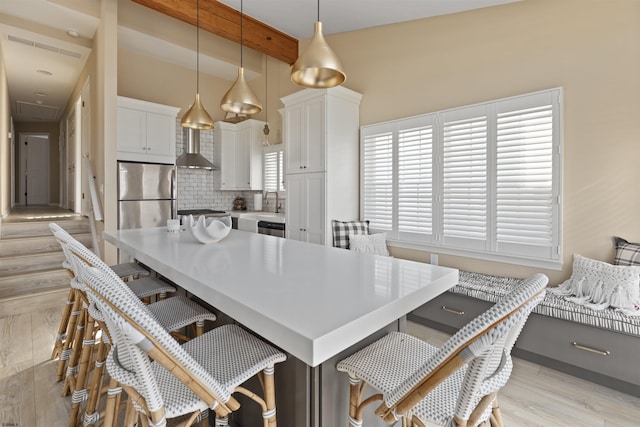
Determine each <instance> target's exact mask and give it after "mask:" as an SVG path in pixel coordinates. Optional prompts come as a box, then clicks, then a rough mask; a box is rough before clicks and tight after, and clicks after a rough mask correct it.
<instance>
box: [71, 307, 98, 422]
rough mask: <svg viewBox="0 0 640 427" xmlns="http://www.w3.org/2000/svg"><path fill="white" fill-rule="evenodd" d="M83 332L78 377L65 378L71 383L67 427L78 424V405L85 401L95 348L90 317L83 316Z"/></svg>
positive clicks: (92, 324)
mask: <svg viewBox="0 0 640 427" xmlns="http://www.w3.org/2000/svg"><path fill="white" fill-rule="evenodd" d="M85 317H86V322H85V325H86V326H85V330H84V340H83V341H82V352H81V355H80V364H79V365H78V375H77V376H76V377H75V379H74V378H73V377H71V376H69V377H67V380H68V381H70V382H71V383H72V386H70V387H69V388H70V389H71V388H72V389H73V394H72V396H71V402H72V406H71V414H70V416H69V427H75V426H76V425H77V424H78V416H79V414H80V404H81V403H82V402H84V401H85V400H87V395H88V392H87V377H88V374H89V361H90V360H91V359H92V357H91V356H92V354H93V348H94V346H95V340H94V335H93V329H94V325H95V321H94V320H93V318H92V317H91V316H89V315H88V313H87V314H85Z"/></svg>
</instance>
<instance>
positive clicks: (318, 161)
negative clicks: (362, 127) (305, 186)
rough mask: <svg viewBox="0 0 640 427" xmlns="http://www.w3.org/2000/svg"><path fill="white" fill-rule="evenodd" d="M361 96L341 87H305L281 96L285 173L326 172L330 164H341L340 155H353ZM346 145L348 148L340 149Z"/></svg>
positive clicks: (356, 140) (356, 141)
mask: <svg viewBox="0 0 640 427" xmlns="http://www.w3.org/2000/svg"><path fill="white" fill-rule="evenodd" d="M361 98H362V95H361V94H359V93H357V92H354V91H352V90H349V89H347V88H344V87H342V86H337V87H335V88H331V89H305V90H302V91H300V92H296V93H294V94H291V95H289V96H285V97H284V98H282V102H283V104H284V106H285V107H284V108H283V109H282V110H280V111H281V113H282V119H283V140H284V142H285V153H286V156H285V157H286V171H285V172H286V173H287V174H293V173H307V172H326V171H327V168H328V167H329V166H328V165H329V164H331V163H334V162H336V161H337V162H338V163H342V162H343V161H342V160H340V157H342V156H343V155H345V154H348V155H353V149H352V148H353V144H354V143H355V144H356V147H357V146H358V128H359V117H360V115H359V108H360V107H359V106H360V99H361ZM345 144H346V146H347V147H349V148H347V149H343V147H344V145H345ZM356 156H357V150H356ZM350 160H352V159H350ZM356 160H357V159H356Z"/></svg>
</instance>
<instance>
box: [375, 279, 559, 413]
mask: <svg viewBox="0 0 640 427" xmlns="http://www.w3.org/2000/svg"><path fill="white" fill-rule="evenodd" d="M547 282H548V278H547V276H545V275H543V274H535V275H533V276H531V277H529V278H528V279H527V280H525V281H524V282H523V283H522V285H521V286H519V287H517V288H516V289H515V290H514V291H513V292H511V293H510V294H508V295H506V296H505V297H504V298H503V299H502V300H501V301H499V302H498V303H496V304H495V305H494V306H492V307H491V308H489V309H488V310H487V311H485V312H484V313H482V314H481V315H479V316H478V317H476V318H475V319H473V320H472V321H471V322H469V323H468V324H467V325H465V326H464V327H462V328H461V329H460V330H459V331H458V332H457V333H455V334H454V335H453V336H452V337H451V338H449V340H447V342H446V343H445V344H444V345H443V346H442V347H441V348H440V350H439V351H438V352H437V353H436V354H435V355H434V356H433V357H432V358H431V359H429V360H427V361H425V363H424V364H423V365H422V367H421V368H420V369H419V370H418V371H417V372H416V373H415V374H414V375H412V376H411V377H410V378H408V379H407V380H406V381H404V382H403V383H401V384H400V385H399V386H398V387H396V389H395V390H394V391H392V392H391V393H389V394H388V395H386V396H385V399H384V400H385V404H383V406H384V408H383V407H382V406H381V408H378V411H379V412H377V413H378V414H379V415H380V416H382V417H383V418H384V415H383V414H382V413H383V412H386V413H387V416H390V413H391V412H392V408H397V411H398V413H407V412H409V411H410V410H411V407H413V405H415V404H416V403H417V402H419V401H420V400H421V399H422V397H421V396H420V394H419V393H416V392H417V390H418V389H420V387H421V386H423V385H424V384H427V383H429V382H430V381H432V380H433V378H432V376H433V374H434V373H436V372H438V371H439V370H440V369H442V368H443V367H445V366H446V365H447V363H449V362H450V361H451V360H452V359H454V358H456V357H460V358H461V359H462V360H464V362H465V363H467V372H466V375H465V379H464V384H463V386H462V390H461V391H460V394H459V395H458V397H457V405H456V413H455V415H456V416H457V417H459V418H460V419H468V418H469V416H470V414H471V413H472V412H473V410H474V409H475V408H476V406H477V405H478V402H479V400H480V399H481V398H482V396H483V395H484V393H483V390H486V389H491V388H492V385H491V384H490V382H491V378H493V377H495V375H496V374H497V372H498V371H499V370H500V369H505V368H508V369H510V367H511V359H510V357H511V356H510V352H511V348H512V347H513V344H514V342H515V340H516V339H517V337H518V335H519V333H520V331H521V330H522V328H523V326H524V324H525V322H526V320H527V318H528V316H529V314H530V313H531V311H532V310H533V309H534V308H535V306H536V305H538V304H539V303H540V302H541V301H542V299H543V298H544V295H545V287H546V285H547ZM436 385H437V384H436ZM498 388H499V386H498ZM493 391H497V390H493ZM422 392H423V393H424V389H423V390H422ZM424 395H425V394H422V396H424ZM387 419H389V418H387Z"/></svg>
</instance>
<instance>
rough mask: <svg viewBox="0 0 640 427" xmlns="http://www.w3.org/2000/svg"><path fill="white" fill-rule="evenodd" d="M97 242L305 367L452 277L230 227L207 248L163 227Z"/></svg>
mask: <svg viewBox="0 0 640 427" xmlns="http://www.w3.org/2000/svg"><path fill="white" fill-rule="evenodd" d="M105 240H106V241H108V242H110V243H112V244H114V245H115V246H117V247H119V248H120V249H122V250H124V251H126V252H128V253H129V254H131V255H132V256H134V257H135V258H137V259H138V260H140V261H141V262H143V263H144V264H146V265H148V266H149V267H151V268H153V269H154V270H156V271H157V272H158V273H160V274H162V275H163V276H166V277H167V278H169V279H171V280H173V281H174V282H175V283H177V284H178V285H179V286H181V287H183V288H185V289H186V290H188V291H189V292H191V293H193V294H194V295H196V296H198V297H199V298H202V299H203V300H204V301H207V302H208V303H209V304H211V305H212V306H214V307H216V308H218V309H219V310H221V311H222V312H224V313H225V314H227V315H229V316H230V317H232V318H233V319H235V320H236V321H238V322H239V323H241V324H243V325H245V326H246V327H248V328H249V329H251V330H252V331H254V332H255V333H257V334H258V335H260V336H262V337H263V338H265V339H266V340H268V341H270V342H272V343H273V344H275V345H276V346H278V347H280V348H282V349H283V350H284V351H286V352H288V353H290V354H292V355H293V356H295V357H296V358H298V359H300V360H301V361H303V362H304V363H306V364H307V365H309V366H317V365H319V364H321V363H322V362H323V361H325V360H327V359H329V358H330V357H332V356H333V355H336V354H338V353H339V352H340V351H342V350H344V349H346V348H348V347H349V346H351V345H353V344H355V343H357V342H358V341H360V340H362V339H364V338H366V337H367V336H369V335H371V334H372V333H374V332H375V331H377V330H379V329H381V328H383V327H385V326H387V325H389V324H390V323H392V322H394V321H395V320H397V319H399V318H402V317H403V316H404V315H406V314H407V313H409V312H410V311H412V310H413V309H415V308H417V307H419V306H420V305H422V304H424V303H425V302H427V301H429V300H431V299H432V298H434V297H436V296H438V295H439V294H441V293H442V292H444V291H446V290H447V289H449V288H451V287H452V286H454V285H455V284H457V283H458V271H457V270H454V269H450V268H446V267H438V266H432V265H430V264H424V263H418V262H413V261H407V260H401V259H397V258H391V257H382V256H377V255H370V254H362V253H356V252H351V251H348V250H344V249H337V248H329V247H325V246H321V245H315V244H310V243H304V242H298V241H295V240H289V239H283V238H279V237H274V236H268V235H262V234H255V233H248V232H243V231H238V230H231V233H230V234H229V236H227V237H226V238H225V239H224V240H222V241H220V242H219V243H215V244H210V245H203V244H200V243H198V242H197V241H195V240H194V239H193V238H192V237H191V236H190V235H189V234H188V233H187V232H180V233H168V232H167V231H166V230H165V228H146V229H135V230H118V231H113V232H105Z"/></svg>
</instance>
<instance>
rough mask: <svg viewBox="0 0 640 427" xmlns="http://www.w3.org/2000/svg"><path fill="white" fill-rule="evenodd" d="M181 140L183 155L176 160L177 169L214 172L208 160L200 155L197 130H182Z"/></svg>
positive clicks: (198, 132)
mask: <svg viewBox="0 0 640 427" xmlns="http://www.w3.org/2000/svg"><path fill="white" fill-rule="evenodd" d="M183 129H184V130H183V134H182V138H183V139H182V140H183V141H184V144H185V145H184V146H185V150H184V154H182V155H181V156H180V157H178V158H177V159H176V166H178V167H179V168H190V169H207V170H216V167H215V166H213V163H211V162H210V161H209V160H207V159H206V158H205V157H204V156H203V155H202V154H200V131H199V130H197V129H191V128H183Z"/></svg>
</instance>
